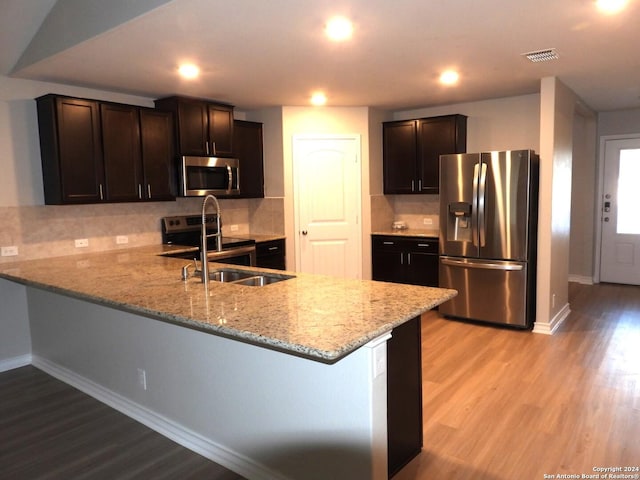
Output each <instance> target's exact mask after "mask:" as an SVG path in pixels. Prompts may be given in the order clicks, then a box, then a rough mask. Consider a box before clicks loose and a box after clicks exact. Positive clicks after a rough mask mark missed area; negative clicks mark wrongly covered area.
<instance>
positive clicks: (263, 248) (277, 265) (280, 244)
mask: <svg viewBox="0 0 640 480" xmlns="http://www.w3.org/2000/svg"><path fill="white" fill-rule="evenodd" d="M256 266H257V267H262V268H273V269H276V270H285V269H286V266H285V242H284V239H278V240H270V241H268V242H260V243H257V244H256Z"/></svg>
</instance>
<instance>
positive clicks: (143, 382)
mask: <svg viewBox="0 0 640 480" xmlns="http://www.w3.org/2000/svg"><path fill="white" fill-rule="evenodd" d="M138 385H139V386H140V388H142V389H143V390H146V389H147V372H146V370H144V369H143V368H139V369H138Z"/></svg>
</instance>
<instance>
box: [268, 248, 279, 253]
mask: <svg viewBox="0 0 640 480" xmlns="http://www.w3.org/2000/svg"><path fill="white" fill-rule="evenodd" d="M274 250H278V247H269V251H270V252H273V251H274Z"/></svg>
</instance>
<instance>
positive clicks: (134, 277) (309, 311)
mask: <svg viewBox="0 0 640 480" xmlns="http://www.w3.org/2000/svg"><path fill="white" fill-rule="evenodd" d="M179 249H180V247H173V246H167V245H157V246H147V247H137V248H123V249H119V250H112V251H108V252H102V253H87V254H78V255H69V256H64V257H54V258H47V259H40V260H25V261H21V262H13V263H6V264H2V265H0V277H3V278H6V279H8V280H12V281H16V282H19V283H23V284H25V285H28V286H33V287H37V288H42V289H45V290H49V291H52V292H56V293H60V294H63V295H68V296H71V297H75V298H79V299H82V300H86V301H90V302H94V303H97V304H101V305H105V306H108V307H112V308H116V309H120V310H125V311H129V312H133V313H136V314H140V315H145V316H148V317H152V318H157V319H159V320H162V321H167V322H171V323H174V324H177V325H182V326H185V327H189V328H195V329H198V330H201V331H205V332H208V333H211V334H216V335H222V336H225V337H229V338H233V339H236V340H239V341H243V342H248V343H252V344H256V345H260V346H263V347H266V348H271V349H275V350H280V351H285V352H288V353H292V354H295V355H300V356H303V357H306V358H310V359H312V360H317V361H321V362H325V363H333V362H335V361H337V360H339V359H340V358H342V357H344V356H345V355H347V354H349V353H350V352H352V351H353V350H355V349H357V348H359V347H360V346H362V345H364V344H365V343H367V342H369V341H370V340H372V339H374V338H376V337H377V336H379V335H381V334H383V333H385V332H387V331H389V330H391V329H392V328H394V327H396V326H397V325H400V324H402V323H404V322H405V321H407V320H410V319H411V318H413V317H416V316H418V315H420V314H421V313H423V312H425V311H427V310H429V309H431V308H433V307H435V306H437V305H439V304H440V303H442V302H444V301H446V300H448V299H450V298H452V297H453V296H455V294H456V292H455V290H447V289H440V288H430V287H420V286H413V285H401V284H393V283H385V282H374V281H362V280H345V279H341V278H335V277H329V276H321V275H312V274H303V273H294V272H287V273H291V274H293V275H295V276H296V277H295V278H292V279H290V280H285V281H282V282H278V283H274V284H271V285H266V286H263V287H249V286H241V285H233V284H225V283H218V282H215V281H211V282H210V283H209V292H208V294H205V290H204V285H203V284H202V282H201V281H200V279H199V278H196V277H191V278H189V279H188V280H187V281H183V280H182V279H181V267H182V266H183V265H185V264H186V263H188V262H185V260H183V259H177V258H170V257H162V256H159V255H160V254H162V253H167V252H170V251H175V250H179ZM216 268H237V269H245V270H246V269H248V270H252V271H265V272H271V273H279V274H282V273H284V272H281V271H275V270H267V269H260V268H255V267H241V266H235V265H224V264H218V263H211V270H214V269H216Z"/></svg>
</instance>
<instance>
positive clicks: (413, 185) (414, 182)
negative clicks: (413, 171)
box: [411, 180, 416, 192]
mask: <svg viewBox="0 0 640 480" xmlns="http://www.w3.org/2000/svg"><path fill="white" fill-rule="evenodd" d="M411 191H412V192H415V191H416V181H415V180H411Z"/></svg>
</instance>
